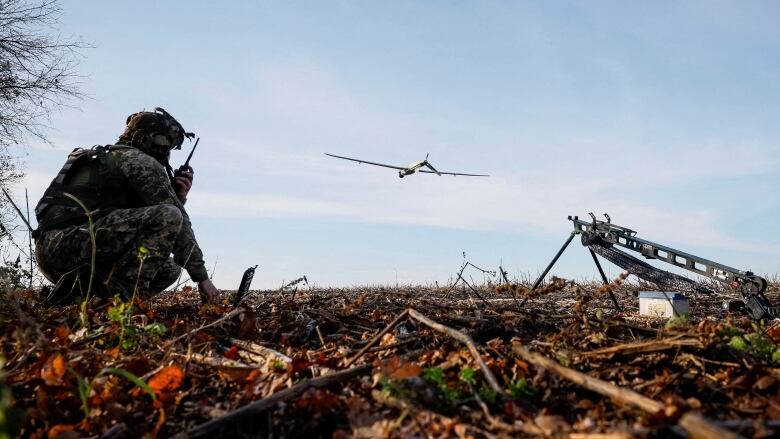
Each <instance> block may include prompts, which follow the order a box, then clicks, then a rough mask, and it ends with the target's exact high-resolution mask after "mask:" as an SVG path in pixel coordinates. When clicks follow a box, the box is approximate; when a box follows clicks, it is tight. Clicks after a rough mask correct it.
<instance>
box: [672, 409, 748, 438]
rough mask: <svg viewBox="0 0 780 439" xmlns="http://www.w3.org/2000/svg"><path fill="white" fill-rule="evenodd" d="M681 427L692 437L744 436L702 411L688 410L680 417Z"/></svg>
mask: <svg viewBox="0 0 780 439" xmlns="http://www.w3.org/2000/svg"><path fill="white" fill-rule="evenodd" d="M679 424H680V427H682V428H684V429H685V431H687V432H688V434H690V436H691V438H692V439H711V438H714V437H716V438H718V439H738V438H741V437H742V436H740V435H738V434H737V433H734V432H733V431H730V430H726V429H725V428H723V427H720V426H718V425H716V424H714V423H712V422H710V421H708V420H707V419H706V418H705V417H704V416H702V415H701V414H700V413H694V412H688V413H686V414H684V415H683V417H682V418H680V422H679Z"/></svg>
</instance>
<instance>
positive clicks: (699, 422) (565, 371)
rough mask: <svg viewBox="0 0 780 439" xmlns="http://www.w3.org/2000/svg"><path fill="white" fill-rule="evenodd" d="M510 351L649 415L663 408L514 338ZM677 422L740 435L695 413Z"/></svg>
mask: <svg viewBox="0 0 780 439" xmlns="http://www.w3.org/2000/svg"><path fill="white" fill-rule="evenodd" d="M512 351H513V352H514V353H515V354H516V355H518V356H519V357H521V358H522V359H523V360H525V361H527V362H529V363H531V364H533V365H534V366H536V367H540V368H542V369H546V370H548V371H551V372H554V373H556V374H558V375H560V376H561V377H563V378H565V379H567V380H569V381H571V382H573V383H575V384H579V385H580V386H582V387H585V388H586V389H588V390H591V391H594V392H596V393H598V394H601V395H604V396H607V397H609V398H610V399H612V400H613V401H614V402H616V403H619V404H626V405H631V406H634V407H637V408H639V409H641V410H643V411H645V412H648V413H650V414H652V415H655V414H658V413H659V412H661V411H662V410H663V409H664V408H665V407H664V405H663V404H662V403H660V402H658V401H656V400H654V399H650V398H648V397H646V396H644V395H641V394H639V393H637V392H634V391H633V390H630V389H625V388H622V387H618V386H616V385H614V384H611V383H608V382H606V381H603V380H600V379H598V378H594V377H592V376H589V375H586V374H584V373H582V372H577V371H576V370H573V369H570V368H568V367H566V366H562V365H560V364H558V362H556V361H554V360H551V359H549V358H547V357H545V356H544V355H540V354H537V353H535V352H531V351H529V350H528V349H526V348H524V347H523V346H522V345H521V344H520V343H519V342H518V341H516V340H515V341H514V343H513V345H512ZM680 426H681V427H683V428H684V429H685V430H686V431H687V432H688V434H690V435H691V437H692V438H694V439H697V438H702V439H703V438H713V437H717V438H726V439H732V438H739V437H741V436H739V435H737V434H736V433H734V432H732V431H729V430H726V429H724V428H721V427H719V426H717V425H715V424H713V423H712V422H710V421H708V420H707V419H705V418H704V417H703V416H701V415H699V414H697V413H686V414H685V415H683V417H682V418H681V419H680Z"/></svg>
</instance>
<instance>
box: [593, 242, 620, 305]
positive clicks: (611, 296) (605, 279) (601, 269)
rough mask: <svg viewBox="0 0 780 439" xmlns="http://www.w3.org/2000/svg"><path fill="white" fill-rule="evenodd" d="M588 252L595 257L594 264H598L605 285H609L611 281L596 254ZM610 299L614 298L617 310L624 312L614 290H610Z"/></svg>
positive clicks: (613, 301)
mask: <svg viewBox="0 0 780 439" xmlns="http://www.w3.org/2000/svg"><path fill="white" fill-rule="evenodd" d="M588 251H589V252H590V255H591V256H593V262H595V263H596V268H598V269H599V274H600V275H601V280H603V281H604V285H607V284H609V279H607V275H606V274H604V269H603V268H601V264H600V263H599V260H598V258H596V252H594V251H593V250H591V249H588ZM609 297H610V298H612V303H614V304H615V309H616V310H618V311H622V309H620V304H619V303H618V301H617V298H615V294H614V293H613V292H612V290H609Z"/></svg>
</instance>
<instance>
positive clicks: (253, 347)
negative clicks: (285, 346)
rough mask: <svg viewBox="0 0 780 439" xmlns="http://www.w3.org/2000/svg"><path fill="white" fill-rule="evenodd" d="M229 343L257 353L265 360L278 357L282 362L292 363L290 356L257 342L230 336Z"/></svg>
mask: <svg viewBox="0 0 780 439" xmlns="http://www.w3.org/2000/svg"><path fill="white" fill-rule="evenodd" d="M230 343H232V344H233V345H234V346H236V347H237V348H239V349H243V350H245V351H248V352H251V353H253V354H257V355H259V356H261V357H263V359H265V360H266V361H267V360H269V359H278V360H280V361H283V362H284V363H288V364H289V363H292V358H290V357H288V356H287V355H284V354H283V353H281V352H279V351H276V350H273V349H271V348H267V347H265V346H261V345H259V344H257V343H251V342H248V341H244V340H240V339H238V338H231V339H230Z"/></svg>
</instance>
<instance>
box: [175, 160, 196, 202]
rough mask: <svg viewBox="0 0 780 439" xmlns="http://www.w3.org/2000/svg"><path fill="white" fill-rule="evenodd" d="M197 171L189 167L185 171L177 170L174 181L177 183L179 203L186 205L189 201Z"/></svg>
mask: <svg viewBox="0 0 780 439" xmlns="http://www.w3.org/2000/svg"><path fill="white" fill-rule="evenodd" d="M194 174H195V171H193V169H192V167H190V166H187V167H186V168H184V169H180V170H177V171H176V173H175V175H174V178H173V179H174V181H175V182H176V196H177V197H179V201H181V202H182V203H184V202H185V201H187V194H189V193H190V188H192V180H193V179H194V178H195V175H194Z"/></svg>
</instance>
